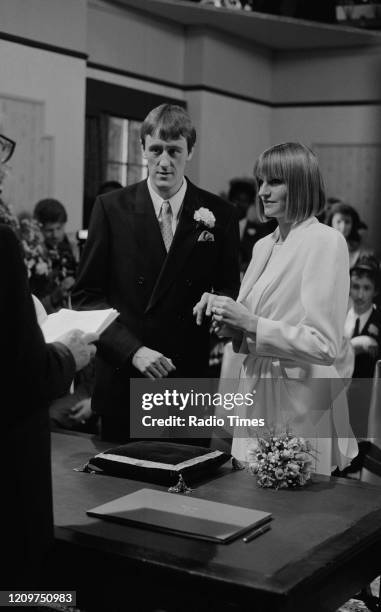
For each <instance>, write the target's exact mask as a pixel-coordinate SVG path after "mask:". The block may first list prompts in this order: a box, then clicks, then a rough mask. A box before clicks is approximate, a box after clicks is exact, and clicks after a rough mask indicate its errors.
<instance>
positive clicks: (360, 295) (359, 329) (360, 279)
mask: <svg viewBox="0 0 381 612" xmlns="http://www.w3.org/2000/svg"><path fill="white" fill-rule="evenodd" d="M379 275H380V269H379V263H378V261H377V259H376V258H375V257H373V256H372V255H363V256H362V257H361V258H360V259H359V260H358V262H357V264H356V266H355V267H354V268H353V269H352V270H351V289H350V296H351V298H352V307H351V308H350V310H349V311H348V314H347V319H346V322H345V335H346V336H347V337H349V338H351V344H352V347H353V349H354V352H355V368H354V372H353V375H352V377H353V378H373V374H374V367H375V364H376V361H377V359H379V357H380V339H381V313H380V311H379V310H378V309H377V308H376V306H375V304H374V301H375V298H376V296H377V294H378V289H379V280H380V279H379Z"/></svg>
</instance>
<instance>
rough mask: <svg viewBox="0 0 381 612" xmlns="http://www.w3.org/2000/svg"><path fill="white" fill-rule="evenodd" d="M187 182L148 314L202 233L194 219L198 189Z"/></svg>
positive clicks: (197, 201) (197, 205)
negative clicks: (174, 229)
mask: <svg viewBox="0 0 381 612" xmlns="http://www.w3.org/2000/svg"><path fill="white" fill-rule="evenodd" d="M187 182H188V186H187V190H186V193H185V198H184V202H183V205H182V208H181V212H180V218H179V222H178V224H177V228H176V232H175V235H174V237H173V241H172V244H171V248H170V249H169V251H168V254H167V257H166V259H165V261H164V264H163V266H162V268H161V271H160V274H159V277H158V279H157V282H156V285H155V287H154V290H153V292H152V295H151V298H150V300H149V303H148V306H147V308H146V312H147V311H148V310H149V309H150V308H152V307H153V306H154V305H155V304H156V302H157V301H158V299H160V297H161V296H162V295H163V293H164V292H165V291H166V290H167V289H168V287H169V285H170V284H171V283H172V282H173V281H174V279H175V278H176V276H177V275H178V273H179V272H180V270H181V268H182V267H183V265H184V262H185V261H186V259H187V257H188V256H189V254H190V252H191V251H192V249H193V247H194V245H195V243H196V242H197V239H198V236H199V233H200V229H199V228H198V227H197V224H196V222H195V220H194V219H193V215H194V212H195V210H196V209H197V208H199V206H200V204H199V197H198V189H197V188H196V187H195V186H194V185H192V183H191V182H190V181H189V180H188V181H187ZM159 234H160V228H159ZM160 237H161V234H160Z"/></svg>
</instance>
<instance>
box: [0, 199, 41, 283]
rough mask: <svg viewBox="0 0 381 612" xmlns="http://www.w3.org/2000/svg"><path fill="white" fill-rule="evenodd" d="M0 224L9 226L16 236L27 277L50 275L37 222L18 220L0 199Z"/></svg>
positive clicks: (28, 218)
mask: <svg viewBox="0 0 381 612" xmlns="http://www.w3.org/2000/svg"><path fill="white" fill-rule="evenodd" d="M0 222H1V223H5V224H6V225H9V226H10V227H11V228H12V229H13V231H14V232H15V234H16V235H17V236H18V238H19V240H20V243H21V246H22V249H23V254H24V262H25V266H26V268H27V272H28V277H29V278H30V277H31V276H36V277H47V276H48V275H49V273H50V269H51V262H50V259H49V257H48V255H47V253H46V250H45V247H44V239H43V236H42V233H41V230H40V226H39V224H38V223H37V221H35V219H31V218H30V217H26V216H25V217H22V218H21V219H20V220H19V219H18V218H17V217H16V215H15V214H14V213H13V212H12V210H11V208H10V206H8V204H6V203H5V202H4V201H3V200H2V199H1V198H0Z"/></svg>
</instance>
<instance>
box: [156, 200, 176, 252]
mask: <svg viewBox="0 0 381 612" xmlns="http://www.w3.org/2000/svg"><path fill="white" fill-rule="evenodd" d="M159 223H160V231H161V235H162V236H163V240H164V244H165V248H166V249H167V252H168V251H169V247H170V246H171V242H172V239H173V230H172V208H171V204H170V203H169V202H168V201H167V200H164V202H163V203H162V205H161V211H160V219H159Z"/></svg>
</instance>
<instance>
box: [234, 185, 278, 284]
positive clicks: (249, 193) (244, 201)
mask: <svg viewBox="0 0 381 612" xmlns="http://www.w3.org/2000/svg"><path fill="white" fill-rule="evenodd" d="M227 197H228V200H229V202H232V203H233V204H234V205H235V206H236V208H237V213H238V219H239V234H240V247H239V253H240V269H241V273H242V274H243V273H244V272H245V271H246V268H247V266H248V265H249V262H250V260H251V255H252V252H253V247H254V245H255V243H256V242H258V240H260V239H261V238H263V237H264V236H267V234H270V233H271V232H273V231H274V230H275V228H276V222H275V221H274V220H273V219H270V220H269V221H261V220H260V218H259V216H258V212H257V207H256V201H255V200H256V197H257V185H256V183H255V181H254V180H253V179H249V178H235V179H232V180H231V181H230V188H229V193H228V196H227Z"/></svg>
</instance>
